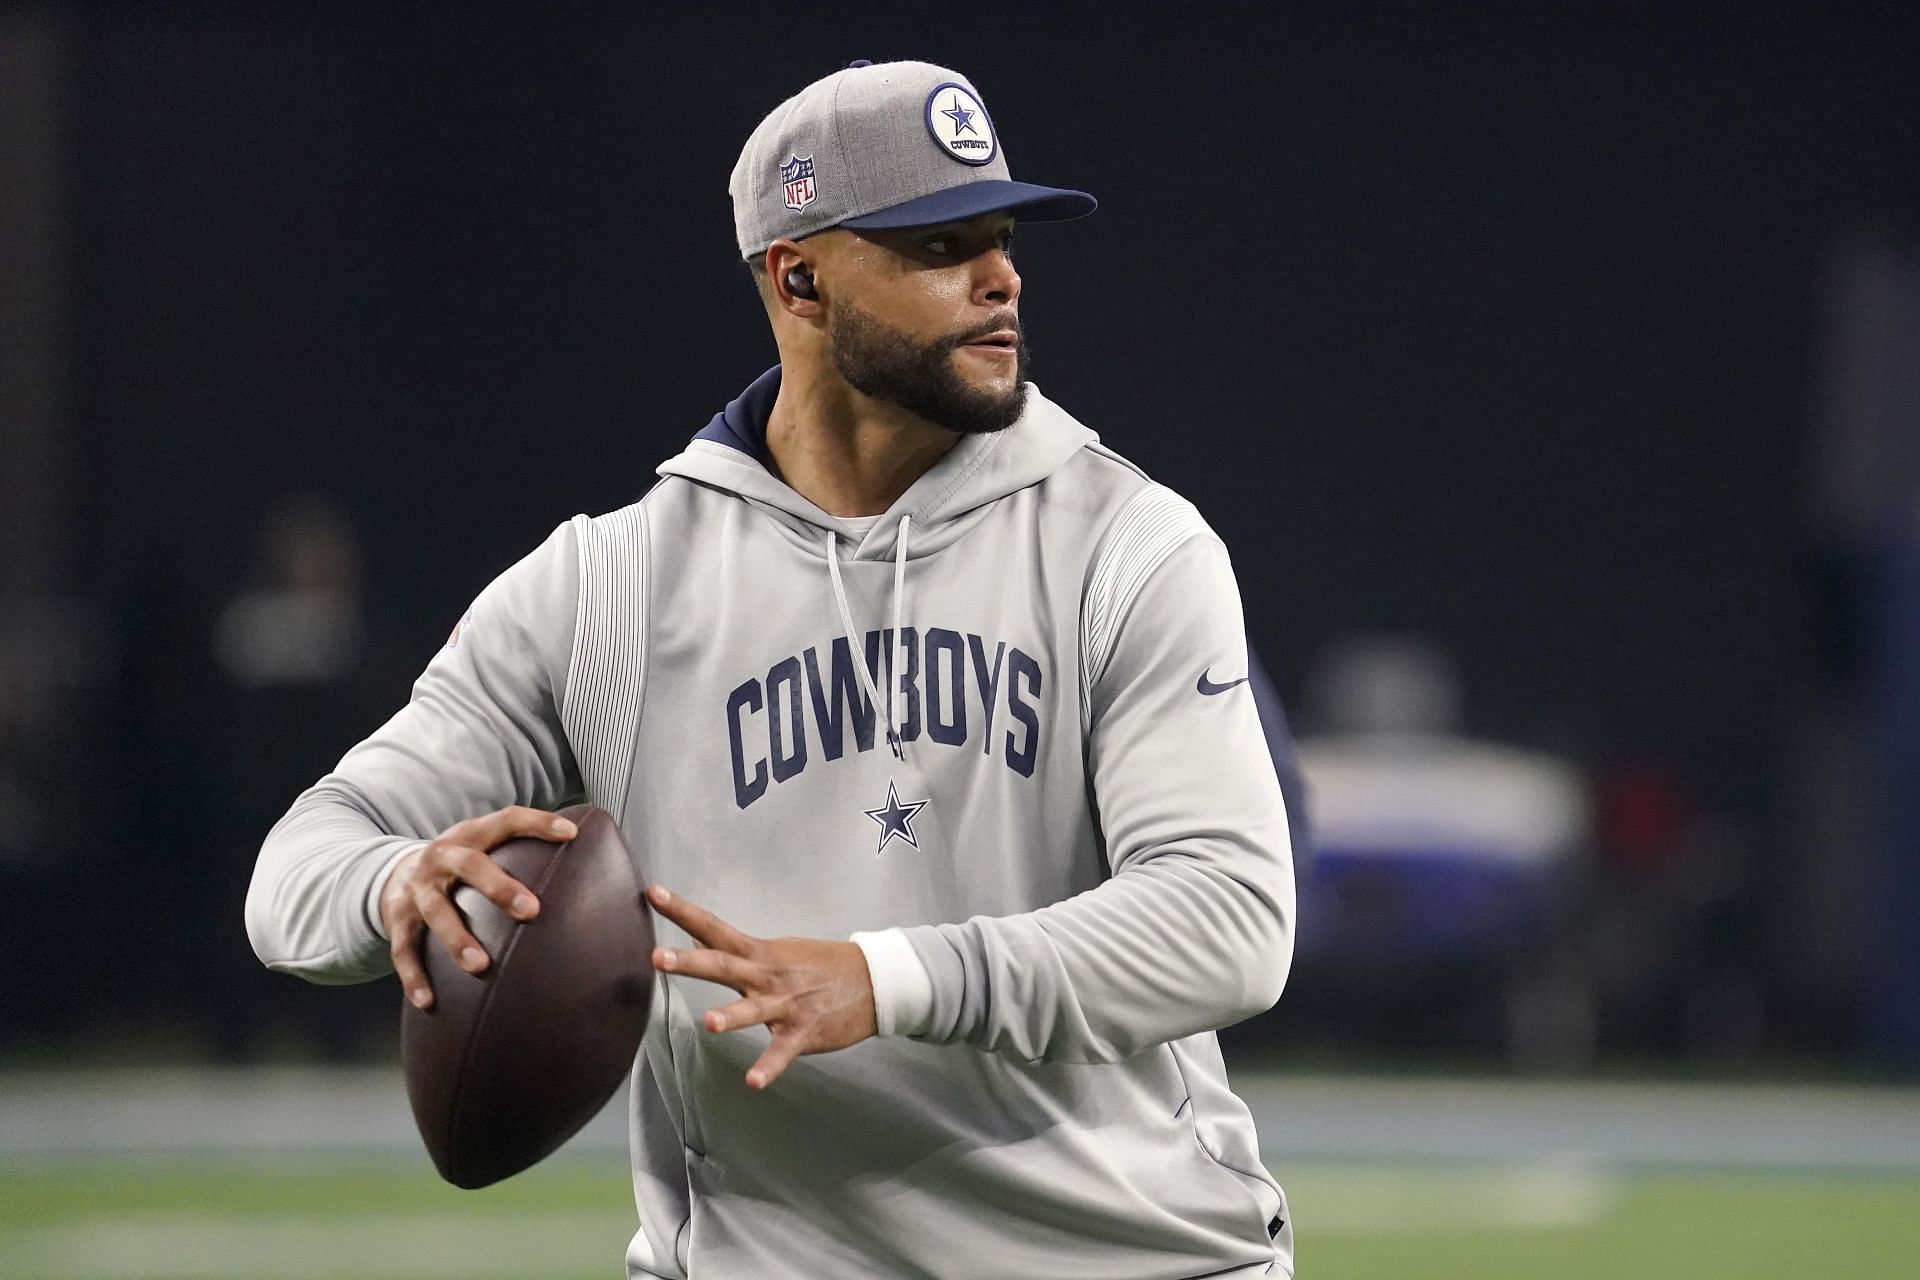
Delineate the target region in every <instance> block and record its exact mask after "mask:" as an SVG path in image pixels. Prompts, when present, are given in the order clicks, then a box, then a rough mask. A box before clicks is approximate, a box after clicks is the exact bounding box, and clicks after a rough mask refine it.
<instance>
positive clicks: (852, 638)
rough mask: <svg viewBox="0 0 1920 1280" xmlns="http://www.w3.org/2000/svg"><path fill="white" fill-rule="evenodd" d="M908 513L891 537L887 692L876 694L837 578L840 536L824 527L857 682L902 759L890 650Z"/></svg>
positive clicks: (900, 605)
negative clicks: (891, 572)
mask: <svg viewBox="0 0 1920 1280" xmlns="http://www.w3.org/2000/svg"><path fill="white" fill-rule="evenodd" d="M912 522H913V517H912V516H901V517H900V533H899V536H898V537H896V538H895V539H894V548H893V643H892V644H891V645H889V646H888V647H887V696H886V698H885V699H884V700H883V699H882V698H881V697H880V689H879V686H878V683H877V682H876V681H875V679H874V675H873V668H872V666H870V665H869V664H868V662H867V650H866V646H865V645H863V644H861V643H860V641H859V635H858V632H857V630H856V629H855V627H854V625H853V610H852V609H850V608H848V607H847V588H846V584H845V583H843V582H842V581H841V580H840V537H839V535H838V534H836V533H834V531H833V530H831V529H829V530H827V577H828V578H830V579H831V580H832V582H833V602H834V604H835V605H837V606H839V609H840V625H841V626H842V627H844V628H846V632H847V647H848V648H849V649H851V650H852V651H853V653H852V657H853V669H854V671H855V672H856V673H858V674H859V676H860V683H861V685H862V686H863V687H864V688H865V689H866V691H867V700H868V701H869V702H870V703H872V704H873V708H874V710H875V711H878V712H879V713H880V714H881V715H882V716H884V717H885V718H886V729H887V745H888V746H889V747H890V748H892V750H893V754H894V758H895V759H898V760H901V761H904V760H905V759H906V758H907V748H906V743H904V742H902V741H901V740H900V731H899V728H898V724H899V721H898V719H897V718H896V717H895V715H894V702H893V700H894V699H895V698H896V697H898V696H900V695H901V690H900V682H899V681H897V680H895V679H894V678H893V651H894V649H895V648H897V647H898V646H899V644H900V623H901V620H902V618H903V617H904V616H905V601H906V595H907V531H908V530H909V529H910V528H911V527H912Z"/></svg>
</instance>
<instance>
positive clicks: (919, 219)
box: [840, 178, 1100, 231]
mask: <svg viewBox="0 0 1920 1280" xmlns="http://www.w3.org/2000/svg"><path fill="white" fill-rule="evenodd" d="M1099 207H1100V202H1099V201H1098V200H1095V199H1094V198H1093V197H1092V196H1090V195H1088V194H1087V193H1086V192H1084V191H1069V190H1067V189H1066V188H1064V187H1038V186H1035V185H1034V184H1033V183H1031V182H1013V181H1011V180H1009V179H1006V178H988V179H985V180H984V181H981V182H968V183H963V184H962V185H960V186H957V187H948V188H947V189H946V190H945V191H936V192H934V193H933V194H932V195H930V196H921V197H920V198H919V199H918V200H908V201H907V202H905V203H904V204H896V205H894V206H893V207H892V208H890V209H881V210H880V211H878V212H877V213H869V214H865V215H863V216H861V217H858V218H848V219H847V220H846V221H845V222H842V223H841V224H840V225H841V226H843V227H851V228H852V229H853V230H855V231H883V230H886V229H887V228H890V227H929V226H933V225H934V224H936V223H941V222H959V221H960V220H962V219H964V218H977V217H979V216H980V215H981V214H983V213H1000V212H1002V211H1010V212H1016V213H1018V214H1019V215H1020V221H1022V222H1067V221H1070V220H1071V219H1074V218H1084V217H1086V216H1087V215H1088V214H1090V213H1092V212H1093V211H1094V210H1095V209H1097V208H1099Z"/></svg>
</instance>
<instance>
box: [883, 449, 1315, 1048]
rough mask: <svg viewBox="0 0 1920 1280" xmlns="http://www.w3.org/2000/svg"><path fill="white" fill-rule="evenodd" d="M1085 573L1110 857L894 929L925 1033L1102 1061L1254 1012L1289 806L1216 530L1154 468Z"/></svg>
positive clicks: (1269, 959)
mask: <svg viewBox="0 0 1920 1280" xmlns="http://www.w3.org/2000/svg"><path fill="white" fill-rule="evenodd" d="M1093 580H1094V589H1093V591H1092V593H1091V595H1092V597H1094V602H1093V605H1092V606H1091V608H1090V616H1089V620H1088V622H1087V625H1086V626H1085V628H1084V631H1085V633H1086V636H1085V645H1086V648H1087V651H1088V654H1089V658H1088V669H1087V671H1086V674H1085V677H1084V678H1085V681H1086V687H1087V690H1088V704H1087V714H1088V717H1089V721H1088V723H1089V738H1088V770H1089V774H1090V781H1091V785H1092V790H1093V795H1094V800H1095V805H1096V809H1097V814H1098V820H1099V824H1100V828H1101V832H1102V834H1103V837H1104V840H1105V843H1106V849H1107V857H1108V863H1109V866H1110V869H1111V871H1112V875H1111V877H1110V878H1109V879H1107V880H1106V881H1104V882H1103V883H1101V884H1100V885H1098V886H1096V887H1095V888H1093V889H1090V890H1088V891H1086V892H1084V893H1081V894H1079V895H1077V896H1075V897H1072V898H1070V899H1068V900H1066V901H1064V902H1060V903H1056V904H1054V905H1051V906H1047V907H1043V908H1040V909H1038V910H1035V911H1031V912H1026V913H1023V914H1019V915H1012V916H1002V917H975V918H973V919H971V920H968V921H966V922H964V923H961V924H945V925H934V926H920V927H915V928H912V929H907V930H904V931H903V932H904V933H905V935H906V937H907V939H908V941H910V942H911V944H912V946H913V950H914V953H915V954H916V955H917V956H918V958H919V960H920V961H921V963H922V964H923V965H925V967H926V969H927V972H928V974H929V976H930V977H931V979H932V986H933V1000H932V1007H931V1010H930V1011H929V1013H928V1016H927V1019H926V1023H925V1026H924V1028H921V1027H918V1026H916V1028H915V1029H916V1030H918V1031H920V1034H921V1038H923V1039H926V1040H929V1041H933V1042H936V1043H949V1042H964V1043H968V1044H972V1045H974V1046H977V1047H979V1048H982V1049H990V1050H1001V1051H1006V1052H1009V1053H1012V1054H1015V1055H1017V1056H1019V1057H1021V1058H1024V1059H1027V1060H1030V1061H1054V1062H1112V1061H1117V1060H1120V1059H1124V1058H1127V1057H1130V1056H1131V1055H1133V1054H1135V1053H1138V1052H1140V1051H1141V1050H1142V1049H1145V1048H1147V1047H1148V1046H1150V1045H1154V1044H1159V1043H1163V1042H1166V1041H1170V1040H1175V1039H1178V1038H1180V1037H1183V1036H1187V1035H1191V1034H1194V1033H1196V1032H1200V1031H1205V1030H1212V1029H1217V1028H1219V1027H1223V1026H1227V1025H1229V1024H1231V1023H1234V1022H1237V1021H1239V1020H1241V1019H1243V1018H1246V1017H1248V1016H1251V1015H1252V1014H1254V1013H1258V1012H1260V1011H1262V1010H1264V1009H1266V1008H1268V1007H1270V1006H1271V1005H1272V1004H1273V1003H1274V1001H1275V1000H1277V999H1278V998H1279V994H1280V990H1281V987H1282V986H1283V985H1284V983H1285V980H1286V975H1287V970H1288V967H1289V964H1290V963H1291V959H1292V952H1293V921H1294V885H1293V870H1292V862H1291V856H1290V848H1289V842H1288V832H1287V814H1286V806H1285V802H1284V801H1283V799H1282V796H1281V791H1280V787H1279V784H1278V781H1277V780H1276V777H1275V773H1274V765H1273V761H1272V758H1271V756H1270V754H1269V751H1268V747H1267V743H1266V740H1265V738H1264V736H1263V734H1262V730H1261V724H1260V718H1259V713H1258V711H1257V710H1256V708H1255V705H1254V700H1253V696H1252V692H1251V690H1250V688H1249V687H1248V685H1247V683H1246V682H1245V680H1244V677H1245V676H1246V675H1247V674H1248V669H1247V660H1248V653H1247V643H1246V634H1245V628H1244V623H1243V621H1242V617H1241V608H1240V597H1239V592H1238V589H1237V587H1236V585H1235V582H1234V577H1233V570H1232V567H1231V565H1230V564H1229V562H1228V558H1227V552H1226V548H1225V547H1224V546H1223V545H1222V544H1221V542H1220V541H1219V539H1218V538H1217V537H1215V536H1214V534H1213V533H1212V531H1211V530H1210V529H1208V528H1207V527H1206V526H1205V524H1204V523H1203V522H1202V521H1201V520H1200V518H1199V516H1198V515H1197V513H1194V512H1193V509H1192V507H1191V506H1190V505H1188V504H1187V503H1185V502H1184V501H1183V500H1181V499H1179V498H1177V497H1174V496H1173V495H1172V494H1170V493H1168V492H1167V491H1166V490H1164V489H1160V488H1158V487H1157V486H1154V487H1152V488H1150V489H1149V490H1147V491H1145V492H1144V494H1143V496H1142V498H1141V499H1139V500H1137V501H1136V502H1134V503H1132V504H1130V507H1129V510H1127V511H1123V512H1122V514H1121V516H1120V517H1119V518H1118V519H1117V520H1116V529H1115V531H1114V532H1113V533H1111V534H1110V535H1109V536H1108V538H1107V539H1106V543H1105V545H1104V546H1103V549H1102V551H1101V552H1100V554H1099V556H1098V557H1097V562H1096V566H1095V569H1094V573H1093Z"/></svg>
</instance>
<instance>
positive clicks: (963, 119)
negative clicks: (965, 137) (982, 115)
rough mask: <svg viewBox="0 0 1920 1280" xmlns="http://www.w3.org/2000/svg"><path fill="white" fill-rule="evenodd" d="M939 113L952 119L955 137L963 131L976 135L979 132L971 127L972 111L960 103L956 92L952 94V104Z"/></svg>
mask: <svg viewBox="0 0 1920 1280" xmlns="http://www.w3.org/2000/svg"><path fill="white" fill-rule="evenodd" d="M940 114H941V115H943V116H945V117H946V118H947V119H949V120H951V121H953V132H954V136H956V137H958V136H959V135H960V134H963V133H971V134H975V135H976V136H977V135H978V134H979V132H980V131H979V130H978V129H976V128H974V127H973V112H971V111H969V110H967V109H966V108H965V107H963V106H961V105H960V95H959V94H957V93H956V94H955V95H954V96H953V105H952V106H951V107H948V108H947V109H946V110H945V111H942V112H941V113H940Z"/></svg>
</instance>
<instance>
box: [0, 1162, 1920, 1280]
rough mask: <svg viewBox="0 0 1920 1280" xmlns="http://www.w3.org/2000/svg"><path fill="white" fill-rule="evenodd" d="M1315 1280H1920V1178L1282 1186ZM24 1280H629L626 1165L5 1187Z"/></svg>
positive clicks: (221, 1165)
mask: <svg viewBox="0 0 1920 1280" xmlns="http://www.w3.org/2000/svg"><path fill="white" fill-rule="evenodd" d="M1281 1173H1282V1180H1283V1182H1284V1183H1285V1184H1286V1186H1287V1189H1288V1193H1289V1196H1290V1197H1291V1199H1292V1202H1293V1208H1294V1213H1295V1215H1296V1221H1297V1223H1298V1228H1299V1231H1300V1242H1299V1262H1300V1276H1301V1277H1302V1280H1345V1278H1347V1277H1356V1278H1357V1277H1366V1278H1368V1280H1442V1278H1445V1280H1469V1278H1470V1280H1535V1278H1541V1280H1601V1278H1602V1277H1604V1278H1605V1280H1622V1278H1624V1277H1656V1276H1659V1277H1664V1276H1672V1277H1684V1278H1685V1280H1762V1278H1765V1277H1781V1278H1783V1280H1785V1278H1787V1277H1792V1278H1793V1280H1839V1278H1843V1277H1863V1278H1864V1277H1872V1278H1873V1280H1895V1278H1897V1277H1908V1276H1920V1178H1899V1179H1893V1178H1886V1177H1876V1178H1869V1177H1864V1176H1842V1175H1832V1176H1805V1175H1796V1176H1791V1177H1789V1176H1775V1175H1763V1174H1711V1173H1699V1174H1688V1175H1677V1174H1673V1173H1662V1174H1658V1175H1651V1174H1649V1175H1629V1174H1615V1173H1601V1172H1596V1171H1591V1170H1581V1169H1578V1168H1574V1167H1570V1166H1545V1167H1541V1168H1536V1169H1488V1168H1479V1169H1469V1170H1462V1171H1455V1172H1447V1171H1444V1170H1438V1169H1424V1168H1404V1167H1390V1166H1375V1167H1367V1168H1332V1167H1323V1166H1306V1167H1300V1168H1294V1169H1285V1170H1282V1171H1281ZM0 1187H3V1188H4V1189H3V1190H0V1276H4V1277H7V1280H77V1278H79V1277H90V1278H105V1277H112V1278H113V1280H159V1278H161V1277H166V1278H168V1280H174V1278H179V1280H185V1278H188V1277H192V1278H194V1280H224V1278H226V1277H246V1278H248V1280H275V1278H282V1277H285V1278H299V1280H349V1277H354V1278H365V1280H373V1278H375V1277H378V1278H380V1280H402V1278H405V1280H435V1278H436V1277H448V1278H450V1280H451V1278H453V1277H459V1278H460V1280H495V1278H498V1280H508V1278H511V1280H575V1278H577V1280H616V1278H617V1277H619V1276H620V1275H621V1274H622V1273H621V1269H620V1256H621V1251H622V1249H623V1247H624V1245H625V1241H626V1238H627V1235H628V1234H629V1232H630V1231H631V1230H632V1212H633V1211H632V1204H631V1201H630V1200H629V1198H628V1190H627V1187H626V1184H625V1181H624V1177H623V1170H622V1169H621V1168H620V1166H619V1164H618V1163H617V1162H610V1163H609V1164H607V1165H602V1164H601V1163H600V1162H599V1161H597V1160H596V1161H592V1162H587V1161H579V1160H566V1159H560V1160H554V1161H550V1162H548V1164H546V1165H544V1166H542V1167H540V1168H537V1169H535V1170H533V1171H532V1172H530V1173H527V1174H524V1175H522V1176H521V1177H519V1178H516V1179H513V1180H512V1181H510V1182H508V1183H506V1184H504V1185H502V1186H499V1187H495V1188H491V1189H489V1190H486V1191H478V1192H463V1191H456V1190H453V1189H452V1188H450V1187H447V1186H445V1185H443V1184H441V1183H439V1182H437V1181H436V1180H435V1179H434V1177H433V1175H432V1173H431V1171H430V1170H428V1169H426V1168H425V1167H424V1162H423V1161H416V1160H404V1159H396V1158H380V1159H377V1160H358V1161H354V1160H340V1159H325V1160H318V1161H315V1160H306V1161H303V1162H302V1163H300V1164H292V1163H287V1162H282V1161H253V1162H249V1161H241V1160H236V1159H232V1158H215V1157H205V1156H201V1157H194V1158H191V1159H182V1160H179V1161H167V1160H161V1159H152V1160H143V1161H139V1162H124V1161H123V1162H114V1163H70V1162H58V1163H56V1162H40V1163H30V1162H29V1163H21V1162H14V1163H10V1164H6V1165H0Z"/></svg>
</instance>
